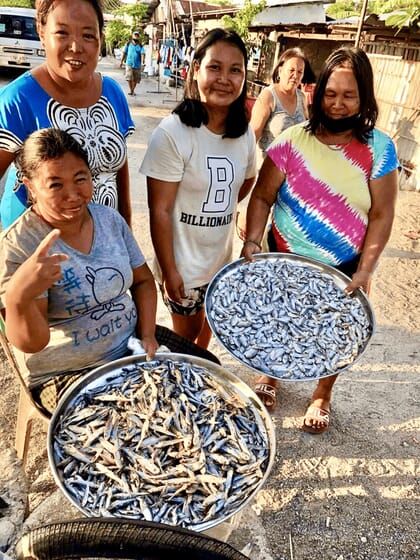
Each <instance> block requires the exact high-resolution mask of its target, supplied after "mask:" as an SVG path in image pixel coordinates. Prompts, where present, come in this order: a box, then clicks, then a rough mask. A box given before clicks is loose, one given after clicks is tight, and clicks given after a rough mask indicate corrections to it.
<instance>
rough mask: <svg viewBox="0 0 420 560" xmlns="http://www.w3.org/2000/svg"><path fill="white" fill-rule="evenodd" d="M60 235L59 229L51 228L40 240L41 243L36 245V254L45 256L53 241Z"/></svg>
mask: <svg viewBox="0 0 420 560" xmlns="http://www.w3.org/2000/svg"><path fill="white" fill-rule="evenodd" d="M60 235H61V232H60V230H59V229H53V230H52V231H50V233H49V234H48V235H46V236H45V237H44V239H43V240H42V241H41V243H40V244H39V245H38V248H37V250H36V251H35V253H36V254H38V255H39V256H40V257H47V256H48V251H49V250H50V249H51V247H52V246H53V245H54V243H55V242H56V241H57V239H58V238H59V237H60Z"/></svg>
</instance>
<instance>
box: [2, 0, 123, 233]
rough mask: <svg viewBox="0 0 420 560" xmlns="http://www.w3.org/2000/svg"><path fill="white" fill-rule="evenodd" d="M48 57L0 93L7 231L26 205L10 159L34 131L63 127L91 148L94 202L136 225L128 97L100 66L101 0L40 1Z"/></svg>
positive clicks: (42, 36) (40, 24)
mask: <svg viewBox="0 0 420 560" xmlns="http://www.w3.org/2000/svg"><path fill="white" fill-rule="evenodd" d="M36 8H37V18H38V31H39V35H40V39H41V43H42V45H43V47H44V49H45V54H46V60H45V63H44V64H42V65H40V66H38V67H36V68H34V69H33V70H31V71H28V72H25V73H24V74H23V75H22V76H20V77H18V78H17V79H16V80H14V81H13V82H12V83H11V84H9V85H8V86H6V87H5V88H4V89H3V90H2V91H1V92H0V175H3V174H4V173H5V172H6V170H7V169H8V167H9V165H10V164H12V165H11V167H10V170H9V172H8V176H7V179H6V184H5V191H4V194H3V197H2V200H1V204H0V217H1V222H2V227H3V229H4V228H6V227H7V226H9V225H10V224H11V223H12V222H13V221H14V220H15V219H16V218H17V217H18V216H19V215H20V214H22V212H23V211H24V210H25V209H26V207H27V191H26V188H25V186H24V185H23V184H22V183H21V182H20V181H19V177H18V172H17V170H16V168H15V166H14V164H13V162H14V159H15V155H16V152H17V151H18V150H19V149H20V148H21V146H22V144H23V142H24V141H25V139H26V138H27V137H28V136H29V134H31V133H32V132H34V131H35V130H37V129H41V128H49V127H53V128H59V129H61V130H65V131H66V132H68V133H69V134H71V135H72V136H73V137H75V138H76V140H78V141H79V142H80V144H81V145H82V146H83V148H84V149H85V151H86V152H87V153H88V157H89V165H90V169H91V171H92V175H93V182H94V195H93V200H94V201H95V202H97V203H101V204H104V205H106V206H110V207H112V208H115V209H117V210H119V212H120V213H121V215H122V216H123V217H124V218H125V219H126V221H127V223H128V224H129V225H131V204H130V195H129V174H128V163H127V146H126V137H127V136H128V135H129V134H131V133H132V132H133V130H134V123H133V120H132V118H131V116H130V112H129V108H128V105H127V101H126V98H125V95H124V93H123V91H122V89H121V88H120V86H119V84H117V82H115V81H114V80H112V79H110V78H108V77H105V76H101V75H100V74H99V73H98V72H96V65H97V62H98V57H99V53H100V48H101V43H102V37H103V25H104V19H103V13H102V8H101V3H100V0H55V1H53V0H37V2H36Z"/></svg>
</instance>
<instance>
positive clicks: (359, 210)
mask: <svg viewBox="0 0 420 560" xmlns="http://www.w3.org/2000/svg"><path fill="white" fill-rule="evenodd" d="M267 154H268V155H269V157H270V158H271V159H272V160H273V162H274V163H275V165H276V166H277V167H278V168H279V169H280V170H281V171H282V172H283V173H284V174H285V175H286V179H285V181H284V182H283V184H282V185H281V188H280V189H279V192H278V195H277V199H276V202H275V205H274V211H273V224H272V227H273V229H272V231H273V235H274V238H275V240H276V244H277V249H278V250H279V251H286V252H292V253H297V254H299V255H303V256H307V257H311V258H314V259H318V260H320V261H322V262H325V263H327V264H330V265H333V266H336V265H338V264H341V263H343V262H347V261H350V260H352V259H353V258H355V257H356V256H357V255H358V254H359V253H360V251H361V248H362V245H363V240H364V237H365V233H366V227H367V223H368V213H369V209H370V204H371V199H370V193H369V181H370V180H371V179H375V178H377V177H381V176H383V175H386V174H387V173H389V172H391V171H392V170H393V169H395V168H396V167H397V166H398V161H397V156H396V151H395V146H394V144H393V142H392V140H391V139H390V138H389V137H388V136H387V135H385V134H383V133H382V132H380V131H378V130H376V129H375V130H374V131H373V134H372V137H371V138H370V139H369V141H368V144H362V143H360V142H358V141H357V140H356V139H353V140H352V141H351V142H350V143H348V144H346V145H342V146H339V145H337V146H327V145H325V144H323V143H322V142H320V141H319V140H318V139H317V138H316V137H315V136H313V135H312V134H310V133H309V132H307V131H306V130H305V129H304V125H302V124H299V125H296V126H294V127H291V128H289V129H287V130H286V131H284V132H283V133H282V134H280V135H279V137H278V138H277V139H276V140H275V141H274V142H273V143H272V144H271V146H270V147H269V149H268V150H267Z"/></svg>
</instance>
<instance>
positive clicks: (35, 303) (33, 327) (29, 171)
mask: <svg viewBox="0 0 420 560" xmlns="http://www.w3.org/2000/svg"><path fill="white" fill-rule="evenodd" d="M18 165H19V168H20V174H21V178H22V180H23V182H24V184H25V186H26V187H27V189H28V191H29V193H30V195H31V199H32V205H31V207H30V208H29V209H28V210H27V211H26V212H25V213H24V214H23V215H22V216H21V217H20V218H18V220H16V221H15V222H14V223H13V224H12V225H11V226H10V227H9V228H8V229H6V230H5V231H4V232H3V233H2V235H1V238H0V250H1V259H0V263H1V264H0V300H1V301H0V307H1V308H2V312H3V314H4V315H5V323H6V335H7V338H8V339H9V341H10V343H11V344H12V346H13V347H14V351H15V354H16V357H17V359H18V362H19V363H20V364H21V365H22V367H23V369H24V371H25V374H24V375H25V382H26V383H27V386H28V387H29V389H30V391H31V394H32V396H33V398H34V400H35V401H36V402H37V403H38V404H39V405H40V406H41V407H42V408H43V409H44V410H45V411H47V412H49V413H52V412H53V410H54V409H55V407H56V406H57V403H58V399H59V398H60V396H61V395H62V393H63V392H64V390H65V389H66V388H67V387H68V386H69V385H70V384H71V383H73V382H74V381H76V380H77V379H78V378H79V377H80V376H81V375H83V373H86V372H87V371H90V370H91V369H93V368H95V367H97V366H99V365H101V364H104V363H107V362H109V361H111V360H115V359H118V358H120V357H122V356H123V355H125V354H126V353H127V341H128V339H129V338H130V336H132V335H136V336H137V337H138V338H139V339H141V342H142V345H143V347H144V349H145V350H146V352H147V354H148V356H149V357H153V355H154V353H155V352H156V349H157V348H158V342H157V340H156V337H155V329H156V322H155V321H156V305H157V295H156V286H155V282H154V279H153V275H152V273H151V271H150V269H149V267H148V265H147V264H146V261H145V258H144V256H143V254H142V252H141V250H140V248H139V247H138V245H137V243H136V241H135V239H134V237H133V235H132V233H131V231H130V229H129V227H128V225H127V223H126V222H125V220H124V219H123V218H122V217H121V216H120V215H119V214H118V212H116V211H115V210H113V209H111V208H109V207H106V206H103V205H99V204H94V203H91V198H92V192H93V183H92V176H91V173H90V171H89V166H88V159H87V155H86V153H85V152H84V150H83V149H82V147H81V146H80V145H79V144H78V143H77V141H76V140H74V139H73V138H72V137H71V136H70V135H69V134H67V133H66V132H64V131H61V130H58V129H42V130H39V131H37V132H34V133H33V134H32V135H31V136H29V137H28V139H27V140H26V141H25V143H24V145H23V148H22V150H21V152H20V154H19V156H18Z"/></svg>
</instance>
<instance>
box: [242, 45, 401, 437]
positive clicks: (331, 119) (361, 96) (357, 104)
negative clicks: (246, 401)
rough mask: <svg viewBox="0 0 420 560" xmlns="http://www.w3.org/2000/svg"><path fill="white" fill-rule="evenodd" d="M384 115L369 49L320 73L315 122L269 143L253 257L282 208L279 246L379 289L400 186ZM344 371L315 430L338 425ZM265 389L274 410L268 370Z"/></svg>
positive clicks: (274, 235)
mask: <svg viewBox="0 0 420 560" xmlns="http://www.w3.org/2000/svg"><path fill="white" fill-rule="evenodd" d="M377 115H378V108H377V104H376V101H375V96H374V90H373V73H372V67H371V65H370V62H369V59H368V57H367V55H366V54H365V53H364V51H362V50H361V49H358V48H340V49H337V50H336V51H334V52H333V53H332V54H331V55H330V56H329V58H328V59H327V60H326V61H325V64H324V68H323V70H322V72H321V74H320V76H319V79H318V83H317V87H316V89H315V93H314V102H313V107H312V116H311V118H310V120H309V121H308V122H307V123H303V124H298V125H296V126H294V127H291V128H289V129H287V130H286V131H284V132H283V133H281V134H280V135H279V136H278V137H277V138H276V139H275V140H274V142H273V143H272V144H271V146H270V147H269V148H268V150H267V154H268V156H267V157H266V158H265V161H264V164H263V166H262V168H261V171H260V175H259V178H258V181H257V184H256V186H255V189H254V191H253V193H252V196H251V199H250V202H249V206H248V211H247V238H246V241H245V243H244V248H243V251H242V255H243V256H245V257H246V258H247V259H252V255H253V254H254V253H257V252H259V249H260V245H261V241H262V236H263V233H264V226H265V223H266V220H267V217H268V215H269V212H270V210H271V208H272V207H273V205H274V208H273V221H272V227H271V230H270V232H269V235H268V244H269V247H270V250H271V251H280V252H292V253H296V254H298V255H303V256H306V257H311V258H314V259H317V260H319V261H321V262H323V263H326V264H329V265H332V266H334V267H336V268H338V269H339V270H341V271H342V272H344V273H345V274H347V275H348V276H349V277H350V278H351V283H350V284H349V286H348V288H347V290H348V291H349V292H350V291H352V290H355V289H356V288H363V289H364V290H365V291H366V292H369V289H370V284H371V277H372V274H373V272H374V270H375V267H376V265H377V263H378V259H379V257H380V255H381V253H382V251H383V249H384V247H385V245H386V243H387V241H388V239H389V236H390V233H391V227H392V222H393V219H394V208H395V201H396V195H397V190H398V187H397V183H398V181H397V169H398V161H397V155H396V151H395V146H394V144H393V142H392V140H391V139H390V138H389V137H388V136H387V135H386V134H384V133H382V132H380V131H379V130H377V129H376V128H375V123H376V119H377ZM336 378H337V376H331V377H327V378H323V379H320V381H319V383H318V386H317V388H316V390H315V392H314V394H313V396H312V399H311V404H310V406H309V408H308V410H307V412H306V415H305V417H304V419H303V422H302V426H301V427H302V429H304V430H305V431H309V432H311V433H321V432H323V431H325V430H326V429H327V428H328V425H329V420H330V416H329V414H330V400H331V391H332V387H333V384H334V382H335V380H336ZM255 390H256V392H257V393H258V394H259V396H260V397H261V398H262V400H263V402H264V403H265V405H266V406H267V407H268V408H269V409H273V408H274V407H275V404H276V396H277V394H276V391H277V384H276V382H275V380H273V379H272V378H268V377H266V376H262V377H261V378H260V379H258V381H257V385H256V387H255Z"/></svg>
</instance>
